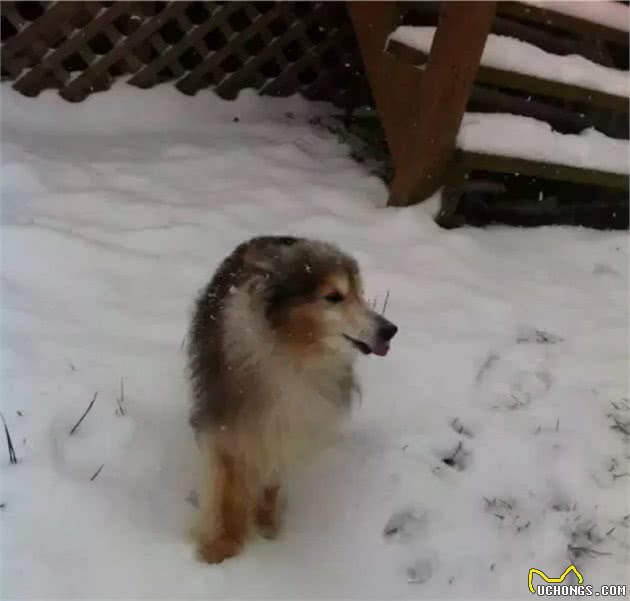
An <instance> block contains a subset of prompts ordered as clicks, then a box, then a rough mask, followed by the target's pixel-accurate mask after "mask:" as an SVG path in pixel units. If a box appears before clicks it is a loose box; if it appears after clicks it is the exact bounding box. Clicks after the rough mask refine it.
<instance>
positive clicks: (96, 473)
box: [90, 464, 105, 482]
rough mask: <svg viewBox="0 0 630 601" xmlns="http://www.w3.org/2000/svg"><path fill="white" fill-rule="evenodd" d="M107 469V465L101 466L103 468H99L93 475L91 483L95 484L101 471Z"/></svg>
mask: <svg viewBox="0 0 630 601" xmlns="http://www.w3.org/2000/svg"><path fill="white" fill-rule="evenodd" d="M104 467H105V464H103V465H101V467H99V468H98V469H97V470H96V471H95V472H94V473H93V474H92V477H91V478H90V482H94V480H96V478H97V476H98V475H99V474H100V473H101V470H102V469H103V468H104Z"/></svg>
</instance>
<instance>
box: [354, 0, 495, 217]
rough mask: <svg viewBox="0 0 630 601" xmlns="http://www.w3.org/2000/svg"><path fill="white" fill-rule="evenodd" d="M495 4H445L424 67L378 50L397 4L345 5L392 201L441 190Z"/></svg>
mask: <svg viewBox="0 0 630 601" xmlns="http://www.w3.org/2000/svg"><path fill="white" fill-rule="evenodd" d="M495 4H496V3H495V2H494V1H475V2H460V1H456V2H443V3H442V7H441V11H440V20H439V23H438V28H437V30H436V33H435V37H434V39H433V45H432V47H431V53H430V55H429V59H428V61H427V64H426V66H425V68H424V69H423V70H420V69H418V68H414V67H411V66H410V65H405V64H401V63H400V62H398V61H396V59H395V58H394V57H392V56H389V55H388V54H387V53H385V52H384V48H385V44H386V41H387V37H388V36H389V34H390V33H391V32H392V30H393V29H394V28H395V26H396V25H398V23H397V22H396V21H397V16H398V14H399V13H398V10H397V3H396V2H349V3H348V10H349V12H350V15H351V18H352V22H353V25H354V28H355V32H356V34H357V38H358V40H359V45H360V47H361V54H362V56H363V61H364V63H365V68H366V71H367V74H368V77H369V80H370V85H371V87H372V93H373V95H374V100H375V103H376V108H377V110H378V112H379V114H380V116H381V120H382V123H383V128H384V130H385V135H386V137H387V142H388V145H389V148H390V152H391V154H392V158H393V162H394V167H395V176H394V181H393V183H392V186H391V189H390V196H389V204H390V205H396V206H401V205H408V204H413V203H415V202H419V201H421V200H424V199H425V198H427V197H428V196H429V195H430V194H432V193H433V192H434V191H435V190H437V189H438V187H440V185H441V184H442V182H443V177H444V174H445V172H446V169H447V167H448V164H449V161H450V159H451V157H452V155H453V151H454V149H455V139H456V137H457V132H458V130H459V126H460V123H461V120H462V116H463V114H464V111H465V109H466V104H467V102H468V98H469V96H470V92H471V89H472V85H473V82H474V79H475V75H476V73H477V68H478V67H479V63H480V61H481V54H482V52H483V48H484V45H485V42H486V38H487V36H488V33H489V31H490V27H491V26H492V22H493V20H494V14H495V8H496V6H495Z"/></svg>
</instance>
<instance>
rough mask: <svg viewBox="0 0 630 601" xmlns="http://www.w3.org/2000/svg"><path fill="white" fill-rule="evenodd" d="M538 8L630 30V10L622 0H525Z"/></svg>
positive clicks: (622, 29)
mask: <svg viewBox="0 0 630 601" xmlns="http://www.w3.org/2000/svg"><path fill="white" fill-rule="evenodd" d="M523 1H524V2H525V3H527V4H531V5H533V6H536V7H538V8H544V9H546V10H550V11H553V12H556V13H561V14H564V15H568V16H570V17H576V18H577V19H583V20H584V21H591V22H592V23H598V24H599V25H604V26H606V27H610V28H612V29H619V30H620V31H630V10H628V7H627V6H624V5H623V4H621V2H609V1H606V0H597V1H595V2H592V1H588V0H586V1H585V0H582V1H580V2H563V1H561V0H548V1H547V2H541V1H539V0H523Z"/></svg>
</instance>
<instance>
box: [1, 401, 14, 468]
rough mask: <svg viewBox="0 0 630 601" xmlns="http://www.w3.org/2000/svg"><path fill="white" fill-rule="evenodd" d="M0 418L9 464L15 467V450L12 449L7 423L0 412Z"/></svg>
mask: <svg viewBox="0 0 630 601" xmlns="http://www.w3.org/2000/svg"><path fill="white" fill-rule="evenodd" d="M0 417H2V423H3V424H4V434H5V436H6V437H7V448H8V449H9V463H10V464H13V465H15V464H16V463H17V456H16V454H15V449H14V448H13V441H12V440H11V434H10V433H9V428H8V426H7V422H6V421H5V419H4V415H3V414H2V413H1V412H0Z"/></svg>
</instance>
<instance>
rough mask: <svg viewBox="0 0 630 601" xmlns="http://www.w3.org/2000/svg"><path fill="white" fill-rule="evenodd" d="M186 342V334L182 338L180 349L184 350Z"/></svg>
mask: <svg viewBox="0 0 630 601" xmlns="http://www.w3.org/2000/svg"><path fill="white" fill-rule="evenodd" d="M185 344H186V334H184V337H183V338H182V343H181V344H180V345H179V350H180V351H182V350H184V345H185Z"/></svg>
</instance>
